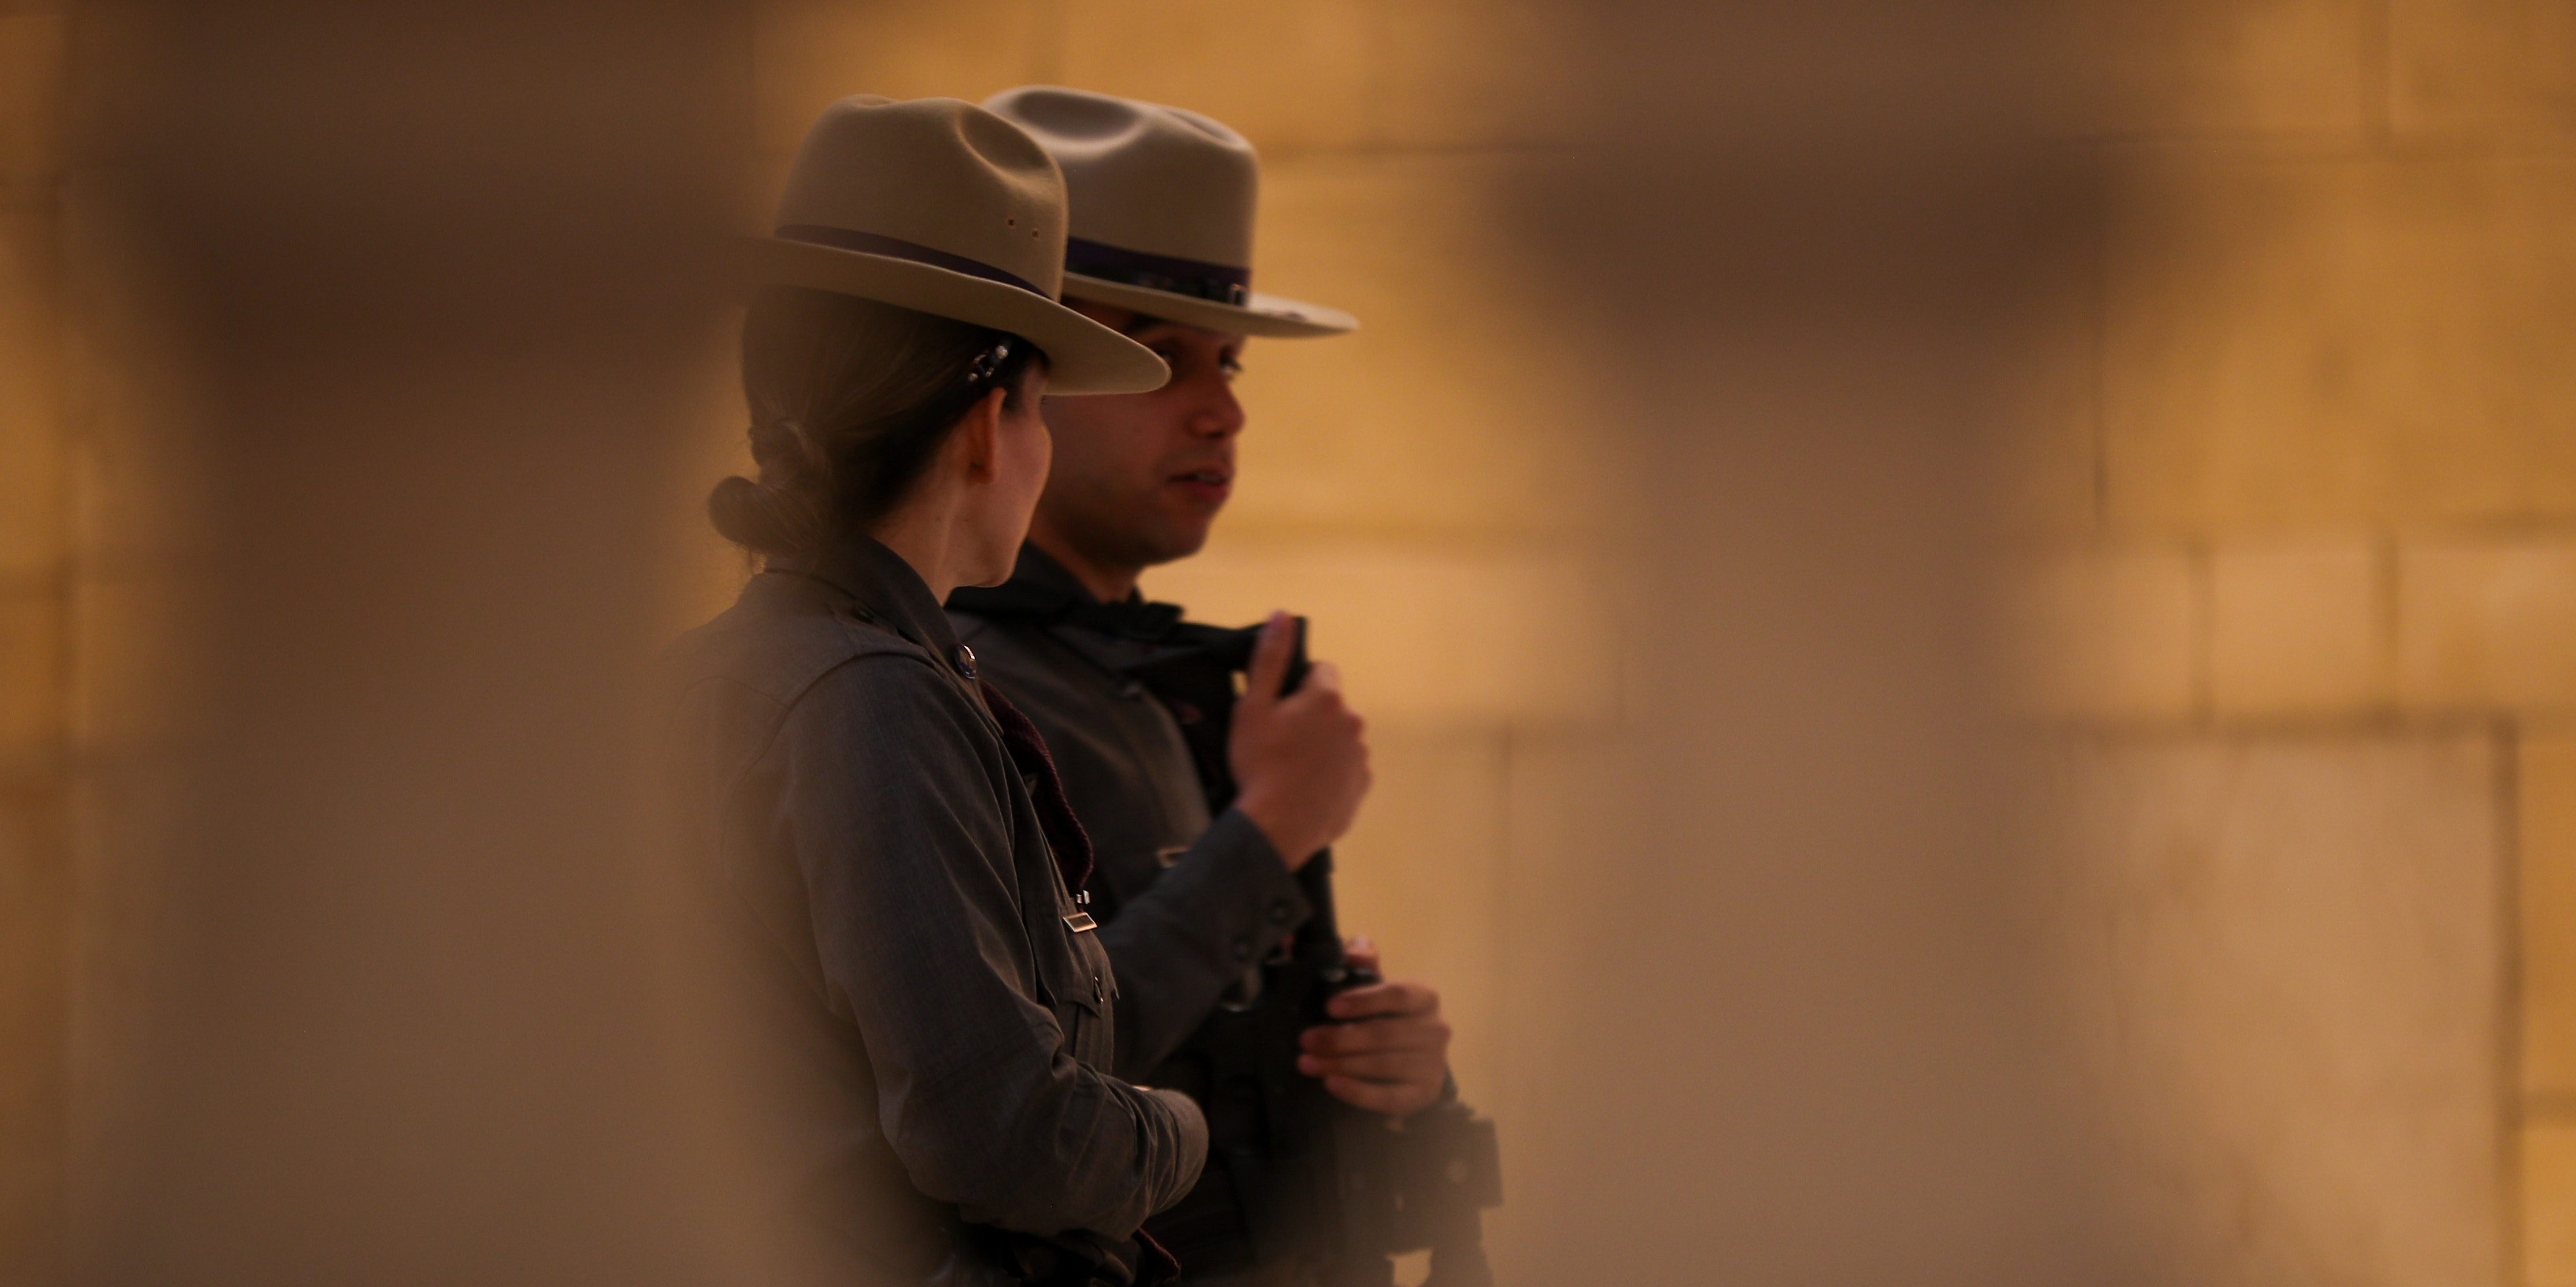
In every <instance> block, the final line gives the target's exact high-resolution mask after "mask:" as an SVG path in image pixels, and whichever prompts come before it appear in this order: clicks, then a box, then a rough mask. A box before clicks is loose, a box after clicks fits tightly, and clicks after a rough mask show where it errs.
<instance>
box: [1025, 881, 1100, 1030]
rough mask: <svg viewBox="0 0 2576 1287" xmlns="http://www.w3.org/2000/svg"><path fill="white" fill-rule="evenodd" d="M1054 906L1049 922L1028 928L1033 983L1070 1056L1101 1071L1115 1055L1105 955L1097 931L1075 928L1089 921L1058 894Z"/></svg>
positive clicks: (1078, 909) (1080, 910)
mask: <svg viewBox="0 0 2576 1287" xmlns="http://www.w3.org/2000/svg"><path fill="white" fill-rule="evenodd" d="M1050 883H1053V882H1050ZM1056 906H1057V914H1056V916H1055V918H1054V919H1053V920H1051V921H1049V922H1048V923H1047V924H1044V925H1039V926H1033V927H1031V928H1032V931H1033V937H1034V938H1035V939H1036V941H1037V958H1038V962H1037V964H1038V983H1039V985H1040V986H1041V987H1044V988H1045V989H1046V993H1047V1004H1048V1005H1049V1007H1050V1008H1052V1009H1053V1010H1054V1011H1055V1020H1056V1024H1057V1026H1059V1027H1061V1028H1063V1029H1064V1034H1065V1040H1066V1044H1067V1045H1068V1047H1069V1048H1070V1049H1071V1051H1072V1054H1073V1057H1074V1058H1076V1059H1078V1060H1081V1061H1082V1062H1084V1063H1086V1064H1090V1065H1092V1066H1093V1067H1095V1068H1101V1069H1106V1068H1107V1067H1108V1066H1109V1061H1110V1057H1111V1056H1112V1055H1113V1054H1114V1053H1115V1052H1116V1046H1115V1045H1114V1044H1113V1043H1114V1041H1115V1036H1114V1029H1113V1028H1112V1026H1111V1020H1112V1017H1113V1010H1112V1007H1113V1006H1114V1005H1115V1004H1116V999H1117V995H1118V994H1117V985H1116V983H1115V981H1114V980H1113V979H1112V978H1111V975H1110V972H1109V953H1108V952H1107V951H1106V950H1105V949H1103V948H1102V947H1101V946H1100V935H1099V932H1098V931H1097V930H1080V931H1077V930H1076V929H1074V926H1075V925H1077V924H1087V923H1088V922H1089V919H1090V918H1089V916H1088V915H1087V914H1085V913H1084V912H1083V910H1082V909H1081V908H1079V907H1076V906H1074V905H1073V903H1072V901H1071V900H1070V899H1067V898H1064V897H1063V896H1062V894H1061V892H1059V893H1058V896H1057V902H1056Z"/></svg>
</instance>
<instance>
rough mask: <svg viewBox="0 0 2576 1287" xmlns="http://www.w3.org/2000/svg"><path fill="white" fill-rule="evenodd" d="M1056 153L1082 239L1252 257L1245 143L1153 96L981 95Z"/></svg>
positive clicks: (1251, 196) (1252, 204) (1215, 260)
mask: <svg viewBox="0 0 2576 1287" xmlns="http://www.w3.org/2000/svg"><path fill="white" fill-rule="evenodd" d="M985 106H987V107H989V108H991V109H992V110H993V111H994V112H995V113H996V114H998V115H1000V116H1001V117H1003V118H1004V119H1006V120H1008V121H1010V122H1011V123H1012V124H1015V125H1017V126H1019V127H1020V128H1021V129H1023V130H1025V131H1027V132H1028V134H1029V135H1030V136H1031V137H1032V138H1034V139H1035V140H1036V141H1037V143H1038V145H1039V146H1040V147H1041V148H1043V149H1044V150H1045V151H1046V152H1047V153H1048V154H1049V155H1050V156H1052V157H1053V158H1054V159H1055V163H1056V165H1057V166H1058V167H1059V168H1060V169H1061V170H1062V171H1063V173H1064V182H1065V187H1066V189H1067V191H1068V194H1069V196H1070V198H1071V200H1072V206H1073V210H1072V234H1073V235H1074V236H1075V237H1078V238H1081V239H1083V240H1085V241H1093V242H1099V243H1102V244H1104V245H1109V246H1115V247H1117V248H1119V249H1121V250H1130V251H1139V252H1142V253H1145V254H1151V255H1163V256H1170V257H1172V258H1176V259H1186V260H1196V261H1200V262H1203V263H1210V264H1220V265H1224V266H1227V267H1231V268H1239V269H1249V268H1250V267H1251V266H1252V224H1253V214H1254V211H1255V209H1256V208H1257V205H1258V201H1259V194H1260V186H1261V163H1260V158H1259V156H1258V155H1257V154H1255V153H1254V151H1253V149H1252V144H1251V143H1250V142H1248V141H1246V140H1245V139H1244V137H1243V136H1242V135H1240V134H1237V133H1235V132H1234V131H1233V130H1231V129H1228V128H1226V126H1225V125H1224V124H1222V123H1221V122H1218V121H1214V120H1211V119H1209V118H1207V117H1205V116H1201V115H1199V114H1198V113H1196V112H1191V111H1185V110H1183V109H1181V108H1177V107H1165V106H1163V105H1161V104H1159V103H1144V102H1138V101H1136V100H1133V99H1125V98H1115V97H1112V96H1110V95H1107V94H1094V93H1090V92H1087V91H1084V90H1078V89H1065V88H1061V87H1059V86H1053V85H1031V86H1025V87H1022V88H1020V89H1014V90H1009V91H1006V92H1004V93H1001V94H997V95H995V96H993V97H992V98H991V99H988V100H986V103H985Z"/></svg>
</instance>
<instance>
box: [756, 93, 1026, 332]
mask: <svg viewBox="0 0 2576 1287" xmlns="http://www.w3.org/2000/svg"><path fill="white" fill-rule="evenodd" d="M798 227H808V228H828V229H835V230H840V231H844V232H855V233H862V234H866V235H868V236H871V237H886V238H893V239H895V240H897V241H901V242H909V243H911V244H913V245H916V246H922V247H927V248H928V249H930V250H933V251H936V252H939V253H941V254H945V255H952V256H956V257H958V258H960V259H965V260H970V261H972V262H974V263H976V264H981V265H986V266H988V267H991V268H995V269H999V270H1000V271H1002V272H1003V273H1007V274H1009V275H1010V276H1012V277H1016V278H1018V279H1020V280H1021V281H1024V282H1027V283H1029V284H1030V285H1032V286H1034V287H1036V288H1037V289H1038V290H1039V291H1041V292H1043V293H1044V294H1046V295H1047V296H1048V297H1049V298H1054V297H1057V296H1059V295H1061V294H1062V293H1063V286H1064V243H1065V184H1064V178H1063V175H1062V174H1061V172H1059V171H1058V170H1057V168H1056V164H1055V162H1054V161H1053V160H1052V159H1051V158H1050V157H1049V156H1048V155H1047V152H1046V149H1044V148H1042V147H1040V146H1038V144H1037V142H1036V141H1035V140H1033V139H1031V138H1030V137H1029V136H1028V135H1027V134H1026V133H1025V132H1023V131H1022V130H1021V129H1020V128H1019V127H1018V126H1016V125H1013V124H1012V123H1011V122H1009V121H1006V120H1004V119H1002V118H1001V117H999V116H996V115H995V114H993V113H992V112H989V111H986V110H985V109H983V108H981V107H978V106H976V105H975V104H973V103H968V102H964V101H962V100H959V99H953V98H923V99H909V100H905V101H900V102H897V101H893V100H889V99H885V98H879V97H876V96H874V95H866V94H861V95H853V96H851V97H849V98H844V99H842V100H840V101H839V102H837V103H834V104H832V105H831V106H830V107H829V108H826V109H824V112H823V115H822V117H821V118H820V119H818V120H816V121H815V122H814V126H813V128H812V129H809V130H807V131H806V132H805V141H804V143H803V144H802V145H801V146H799V147H798V148H797V150H796V160H795V163H794V165H793V166H791V167H790V169H789V170H788V175H787V186H786V189H785V191H784V192H782V193H781V194H780V196H779V199H778V218H777V222H776V229H777V230H778V231H779V232H780V233H781V234H782V235H784V234H785V233H786V232H787V230H789V229H791V228H798Z"/></svg>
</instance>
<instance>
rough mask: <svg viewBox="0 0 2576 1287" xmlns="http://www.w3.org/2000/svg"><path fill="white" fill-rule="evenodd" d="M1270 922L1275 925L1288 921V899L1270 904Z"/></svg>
mask: <svg viewBox="0 0 2576 1287" xmlns="http://www.w3.org/2000/svg"><path fill="white" fill-rule="evenodd" d="M1270 923H1271V924H1273V925H1285V924H1287V923H1288V903H1287V900H1285V899H1282V900H1280V901H1277V902H1274V903H1272V904H1270Z"/></svg>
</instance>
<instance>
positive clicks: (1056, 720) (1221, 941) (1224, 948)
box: [950, 546, 1311, 1077]
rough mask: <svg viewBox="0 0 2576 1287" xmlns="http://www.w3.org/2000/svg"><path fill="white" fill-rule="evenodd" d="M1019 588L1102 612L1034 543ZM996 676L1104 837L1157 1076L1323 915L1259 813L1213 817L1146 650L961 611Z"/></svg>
mask: <svg viewBox="0 0 2576 1287" xmlns="http://www.w3.org/2000/svg"><path fill="white" fill-rule="evenodd" d="M1012 584H1013V586H1014V588H1035V589H1037V590H1040V591H1043V592H1046V593H1049V594H1055V595H1061V596H1078V597H1079V598H1081V599H1082V600H1084V601H1091V596H1090V594H1089V592H1088V591H1086V590H1085V589H1083V587H1082V583H1081V582H1079V581H1077V580H1075V579H1074V577H1073V574H1072V573H1070V572H1067V571H1066V570H1065V569H1064V567H1063V566H1062V565H1061V564H1058V563H1057V562H1056V561H1055V560H1054V559H1051V558H1049V557H1047V555H1046V554H1044V553H1043V552H1041V551H1039V550H1038V549H1037V548H1036V547H1034V546H1029V547H1024V548H1023V549H1022V550H1021V553H1020V563H1019V569H1018V571H1017V572H1016V573H1015V574H1014V576H1013V578H1012ZM950 616H951V619H952V620H954V621H955V622H956V624H957V630H958V634H959V635H960V637H962V638H964V639H965V640H966V641H967V642H968V643H970V644H972V645H973V646H974V649H975V653H976V657H977V660H978V662H979V664H980V665H981V666H982V667H983V670H984V674H985V675H986V677H988V678H990V679H991V680H992V681H993V683H994V685H995V686H996V687H998V688H1000V689H1001V690H1002V691H1003V692H1004V693H1005V694H1007V695H1008V696H1009V697H1010V699H1011V702H1012V704H1013V705H1016V706H1018V707H1019V708H1020V709H1021V710H1023V711H1025V712H1027V713H1028V716H1029V719H1030V720H1031V721H1032V722H1033V723H1035V724H1036V725H1037V726H1038V729H1039V731H1040V732H1042V733H1044V734H1045V735H1046V740H1047V747H1048V749H1049V750H1050V751H1052V752H1053V753H1054V755H1055V762H1056V767H1057V769H1058V771H1059V772H1060V773H1061V774H1062V776H1063V778H1064V788H1065V794H1066V795H1067V796H1069V797H1070V798H1071V800H1072V803H1073V809H1074V812H1075V813H1076V814H1077V815H1079V816H1080V817H1081V819H1082V824H1083V827H1084V829H1085V830H1087V831H1089V832H1090V833H1091V842H1092V851H1093V855H1094V861H1095V862H1096V863H1097V869H1096V873H1095V875H1094V876H1093V877H1092V889H1093V897H1094V905H1093V907H1092V910H1093V911H1094V912H1095V913H1097V914H1098V915H1099V917H1100V919H1101V921H1102V922H1103V925H1102V927H1101V930H1100V940H1101V943H1102V945H1103V946H1104V947H1106V948H1107V949H1108V951H1109V956H1110V959H1111V960H1112V961H1113V962H1115V963H1116V966H1117V972H1118V979H1119V983H1120V992H1121V995H1120V999H1119V1005H1118V1012H1117V1025H1118V1057H1117V1063H1116V1064H1115V1065H1113V1067H1114V1068H1115V1069H1116V1070H1117V1071H1118V1072H1119V1073H1120V1074H1121V1075H1123V1076H1129V1077H1144V1076H1148V1075H1150V1074H1151V1072H1152V1070H1153V1069H1155V1068H1156V1067H1158V1066H1160V1065H1161V1064H1162V1062H1163V1061H1164V1060H1165V1059H1167V1058H1169V1057H1170V1056H1171V1054H1172V1052H1173V1051H1175V1050H1177V1049H1179V1048H1180V1045H1181V1042H1182V1041H1183V1040H1185V1039H1186V1038H1188V1036H1189V1035H1190V1033H1191V1032H1193V1031H1195V1030H1197V1028H1198V1027H1199V1025H1200V1024H1202V1023H1204V1022H1206V1020H1207V1016H1208V1015H1209V1013H1210V1012H1211V1011H1213V1010H1214V1009H1215V1008H1216V1005H1217V1002H1218V1000H1219V998H1220V997H1222V996H1223V995H1224V993H1225V991H1226V989H1228V988H1229V987H1232V986H1233V985H1234V984H1235V983H1236V982H1237V981H1238V980H1240V979H1241V978H1243V976H1244V975H1245V973H1246V972H1247V971H1249V970H1250V969H1251V968H1252V966H1253V964H1254V963H1255V962H1256V961H1258V960H1260V959H1261V958H1262V957H1263V956H1265V955H1267V954H1268V953H1269V951H1270V949H1271V947H1272V946H1273V945H1275V944H1277V943H1278V942H1279V940H1280V939H1282V938H1284V937H1286V936H1287V935H1288V934H1290V933H1291V932H1293V931H1294V930H1295V929H1296V928H1297V926H1298V925H1299V924H1301V923H1303V922H1304V921H1305V919H1306V917H1307V915H1308V913H1309V911H1310V910H1311V909H1309V908H1308V906H1307V904H1306V899H1305V897H1304V895H1302V894H1300V893H1299V892H1298V889H1297V880H1296V877H1295V876H1294V875H1293V874H1291V873H1290V872H1289V870H1288V867H1287V864H1285V863H1283V862H1281V861H1280V858H1279V852H1278V851H1277V850H1276V849H1273V848H1272V847H1271V845H1270V841H1269V839H1268V838H1267V837H1265V836H1264V835H1263V834H1262V833H1261V828H1259V827H1258V826H1256V825H1254V824H1253V822H1252V820H1251V819H1250V818H1247V817H1245V816H1244V815H1243V814H1241V813H1240V812H1237V811H1235V810H1233V809H1228V810H1226V811H1225V812H1224V813H1223V814H1221V815H1219V816H1217V817H1215V818H1213V819H1211V818H1210V817H1209V816H1208V808H1207V798H1206V795H1205V793H1204V792H1203V791H1202V790H1201V789H1200V786H1199V780H1198V771H1197V769H1195V768H1194V767H1193V766H1192V765H1191V763H1190V754H1189V748H1188V746H1187V745H1186V744H1185V743H1184V742H1182V740H1181V731H1180V728H1179V726H1178V725H1176V724H1175V723H1174V722H1173V717H1172V713H1171V712H1170V711H1169V710H1168V709H1166V708H1165V707H1164V706H1163V704H1162V703H1161V702H1159V701H1156V700H1155V699H1154V698H1153V696H1152V695H1151V694H1149V693H1147V692H1146V691H1145V688H1144V686H1143V685H1142V684H1140V683H1138V682H1136V681H1135V680H1132V679H1128V678H1126V677H1124V676H1122V675H1121V674H1120V673H1119V667H1120V666H1122V665H1124V664H1126V663H1128V662H1132V661H1136V660H1141V659H1142V658H1143V657H1144V655H1145V654H1146V653H1147V652H1148V651H1149V649H1148V648H1147V647H1146V646H1145V645H1142V644H1136V643H1131V642H1127V641H1123V640H1119V639H1114V638H1111V637H1109V636H1107V635H1103V634H1100V633H1098V632H1096V631H1091V630H1085V629H1082V628H1080V627H1076V626H1065V625H1040V624H1036V623H1035V622H1032V621H1029V620H1025V619H1002V618H995V619H987V618H984V617H979V616H976V615H974V614H972V613H970V612H965V611H956V610H952V612H951V613H950Z"/></svg>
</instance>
